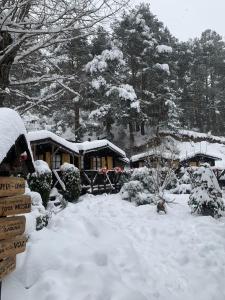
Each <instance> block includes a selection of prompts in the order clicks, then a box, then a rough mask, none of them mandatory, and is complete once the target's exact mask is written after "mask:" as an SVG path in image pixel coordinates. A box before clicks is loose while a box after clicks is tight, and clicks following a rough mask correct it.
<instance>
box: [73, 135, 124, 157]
mask: <svg viewBox="0 0 225 300" xmlns="http://www.w3.org/2000/svg"><path fill="white" fill-rule="evenodd" d="M76 145H77V147H78V149H79V150H80V151H84V152H86V153H87V152H92V151H95V150H97V149H98V148H105V147H108V148H110V149H112V150H113V151H115V152H117V153H118V154H119V155H120V156H121V157H124V158H127V157H126V153H125V152H124V151H123V150H122V149H120V148H119V147H118V146H116V145H115V144H113V143H111V142H110V141H108V140H106V139H104V140H95V141H90V142H88V141H86V142H83V143H76Z"/></svg>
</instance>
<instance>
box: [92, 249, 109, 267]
mask: <svg viewBox="0 0 225 300" xmlns="http://www.w3.org/2000/svg"><path fill="white" fill-rule="evenodd" d="M93 258H94V261H95V263H96V265H97V266H100V267H104V266H107V264H108V256H107V255H106V254H105V253H103V252H95V253H94V255H93Z"/></svg>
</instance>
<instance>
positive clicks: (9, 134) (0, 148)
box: [0, 108, 32, 162]
mask: <svg viewBox="0 0 225 300" xmlns="http://www.w3.org/2000/svg"><path fill="white" fill-rule="evenodd" d="M20 135H24V136H25V138H26V137H27V132H26V129H25V126H24V123H23V121H22V119H21V117H20V116H19V114H18V113H17V112H16V111H14V110H12V109H9V108H0V162H2V160H3V159H4V158H5V157H6V156H7V153H8V151H9V150H10V149H11V147H12V146H13V145H14V144H15V141H16V140H17V139H18V137H19V136H20ZM27 145H28V148H29V150H30V153H32V152H31V149H30V145H29V143H27Z"/></svg>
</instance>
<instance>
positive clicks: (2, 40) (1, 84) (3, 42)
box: [0, 32, 14, 107]
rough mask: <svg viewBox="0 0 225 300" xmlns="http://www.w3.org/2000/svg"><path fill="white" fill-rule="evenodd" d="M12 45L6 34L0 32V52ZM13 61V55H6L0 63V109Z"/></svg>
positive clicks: (8, 35)
mask: <svg viewBox="0 0 225 300" xmlns="http://www.w3.org/2000/svg"><path fill="white" fill-rule="evenodd" d="M11 43H12V38H11V36H10V34H9V33H7V32H0V51H4V49H6V48H7V47H8V46H9V45H10V44H11ZM13 60H14V55H12V54H11V55H8V56H6V57H5V59H4V60H3V61H2V62H1V63H0V107H2V106H3V105H4V100H5V95H6V94H5V89H6V88H7V87H8V86H9V74H10V70H11V67H12V63H13Z"/></svg>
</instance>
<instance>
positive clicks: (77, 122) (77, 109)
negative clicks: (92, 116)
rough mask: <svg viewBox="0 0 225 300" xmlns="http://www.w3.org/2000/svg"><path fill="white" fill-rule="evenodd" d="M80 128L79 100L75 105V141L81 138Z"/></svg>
mask: <svg viewBox="0 0 225 300" xmlns="http://www.w3.org/2000/svg"><path fill="white" fill-rule="evenodd" d="M79 128H80V105H79V102H77V103H75V106H74V132H75V141H76V140H79Z"/></svg>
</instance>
